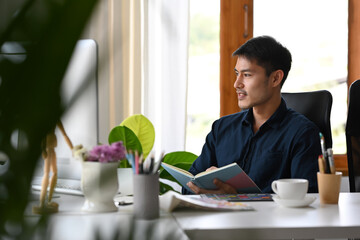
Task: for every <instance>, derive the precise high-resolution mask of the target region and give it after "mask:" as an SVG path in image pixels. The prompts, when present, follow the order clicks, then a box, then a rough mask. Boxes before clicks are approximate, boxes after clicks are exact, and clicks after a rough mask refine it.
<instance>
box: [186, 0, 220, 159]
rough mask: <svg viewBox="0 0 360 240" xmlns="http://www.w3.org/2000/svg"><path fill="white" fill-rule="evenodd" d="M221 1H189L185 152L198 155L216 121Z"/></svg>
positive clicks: (218, 98) (218, 105)
mask: <svg viewBox="0 0 360 240" xmlns="http://www.w3.org/2000/svg"><path fill="white" fill-rule="evenodd" d="M219 31H220V0H210V1H209V0H191V1H190V34H189V63H188V93H187V94H188V96H187V127H186V148H185V149H186V151H189V152H192V153H194V154H196V155H199V154H200V153H201V148H202V146H203V144H204V143H205V137H206V135H207V133H208V132H209V131H210V129H211V124H212V122H213V121H214V120H215V119H217V118H219V114H220V93H219V69H220V63H219V60H220V57H219V48H220V43H219Z"/></svg>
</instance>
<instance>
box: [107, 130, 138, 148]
mask: <svg viewBox="0 0 360 240" xmlns="http://www.w3.org/2000/svg"><path fill="white" fill-rule="evenodd" d="M108 140H109V144H111V143H114V142H118V141H122V142H123V144H124V146H125V147H126V150H128V151H129V150H133V151H138V152H139V153H142V151H143V150H142V146H141V143H140V141H139V139H138V138H137V137H136V135H135V133H134V132H133V131H132V130H131V129H129V128H128V127H125V126H116V127H114V128H113V129H112V130H111V131H110V133H109V139H108Z"/></svg>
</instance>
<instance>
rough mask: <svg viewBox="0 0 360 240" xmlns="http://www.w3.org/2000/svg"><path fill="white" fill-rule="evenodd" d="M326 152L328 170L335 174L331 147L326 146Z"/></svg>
mask: <svg viewBox="0 0 360 240" xmlns="http://www.w3.org/2000/svg"><path fill="white" fill-rule="evenodd" d="M327 154H328V160H329V166H330V172H331V173H332V174H335V162H334V154H333V150H332V149H331V148H328V149H327Z"/></svg>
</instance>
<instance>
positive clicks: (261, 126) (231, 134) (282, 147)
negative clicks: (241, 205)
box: [183, 36, 321, 194]
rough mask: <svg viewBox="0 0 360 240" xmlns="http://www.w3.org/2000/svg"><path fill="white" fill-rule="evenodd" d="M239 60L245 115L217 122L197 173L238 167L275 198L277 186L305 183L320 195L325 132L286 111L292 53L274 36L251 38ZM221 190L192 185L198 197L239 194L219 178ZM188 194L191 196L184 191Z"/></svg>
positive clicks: (198, 161) (240, 51) (237, 68)
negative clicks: (295, 180) (290, 181)
mask: <svg viewBox="0 0 360 240" xmlns="http://www.w3.org/2000/svg"><path fill="white" fill-rule="evenodd" d="M233 56H236V57H237V62H236V66H235V69H234V70H235V74H236V80H235V83H234V88H235V90H236V94H237V98H238V105H239V107H240V109H242V111H241V112H239V113H235V114H231V115H228V116H224V117H222V118H220V119H218V120H216V121H215V122H214V123H213V125H212V129H211V132H210V133H209V134H208V135H207V137H206V142H205V144H204V146H203V149H202V152H201V154H200V156H199V157H198V158H197V159H196V160H195V161H194V163H193V164H192V166H191V168H190V170H189V171H190V172H191V173H192V174H194V175H195V174H197V173H199V172H203V171H206V170H208V169H212V168H216V167H222V166H225V165H227V164H230V163H233V162H236V163H237V164H239V166H240V167H241V168H242V169H243V170H244V171H245V172H246V173H247V174H248V175H249V177H251V179H252V180H253V181H254V182H255V183H256V184H257V185H258V186H259V188H260V189H261V190H262V192H266V193H270V192H272V190H271V183H272V181H274V180H276V179H280V178H305V179H308V180H309V192H317V180H316V172H317V171H318V164H317V159H318V156H319V155H320V154H321V147H320V140H319V130H318V128H317V127H316V126H315V124H314V123H312V122H311V121H310V120H308V119H307V118H306V117H304V116H303V115H301V114H299V113H297V112H295V111H293V110H292V109H289V108H287V107H286V103H285V101H284V99H282V97H281V87H282V85H283V84H284V82H285V80H286V78H287V75H288V72H289V71H290V68H291V54H290V52H289V50H288V49H286V48H285V47H284V46H282V45H281V44H280V43H279V42H277V41H276V40H275V39H273V38H272V37H269V36H261V37H257V38H253V39H250V40H249V41H247V42H246V43H245V44H243V45H242V46H241V47H240V48H238V49H237V50H236V51H235V52H234V53H233ZM214 183H215V185H216V186H217V187H218V189H217V190H207V189H202V188H199V187H197V186H196V185H195V184H194V183H192V182H189V183H188V184H187V186H188V187H189V188H190V189H191V190H192V191H193V192H194V193H196V194H202V193H236V190H235V189H234V188H233V187H232V186H230V185H228V184H226V183H224V182H221V181H220V180H218V179H215V180H214ZM183 193H184V194H188V193H190V192H189V191H187V190H186V189H185V188H183Z"/></svg>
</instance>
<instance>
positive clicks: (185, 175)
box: [161, 163, 261, 193]
mask: <svg viewBox="0 0 360 240" xmlns="http://www.w3.org/2000/svg"><path fill="white" fill-rule="evenodd" d="M161 165H162V167H163V168H164V169H165V170H166V171H168V172H169V173H170V174H171V175H172V176H173V177H174V178H175V179H176V180H177V181H178V182H179V183H180V184H181V185H182V186H183V187H185V188H186V189H187V190H189V191H190V192H192V191H191V189H190V188H189V187H188V186H187V185H186V184H187V183H188V182H189V181H191V182H193V183H194V184H196V186H198V187H200V188H204V189H216V188H217V187H216V185H215V184H214V183H213V180H214V179H215V178H217V179H219V180H221V181H223V182H225V183H227V184H229V185H231V186H233V187H234V188H235V189H236V190H237V192H238V193H261V190H260V188H259V187H258V186H257V185H256V184H255V183H254V182H253V180H251V178H250V177H249V176H248V175H247V174H246V173H245V172H244V171H243V170H242V169H241V168H240V166H239V165H238V164H237V163H231V164H229V165H226V166H223V167H220V168H217V169H214V170H210V171H205V172H201V173H198V174H196V175H195V176H194V175H192V174H191V173H190V172H188V171H186V170H184V169H181V168H178V167H175V166H172V165H169V164H167V163H162V164H161Z"/></svg>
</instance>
